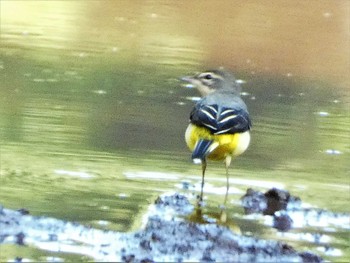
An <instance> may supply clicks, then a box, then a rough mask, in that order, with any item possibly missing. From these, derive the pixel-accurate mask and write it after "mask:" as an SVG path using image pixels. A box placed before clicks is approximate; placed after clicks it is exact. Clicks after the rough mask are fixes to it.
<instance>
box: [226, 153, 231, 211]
mask: <svg viewBox="0 0 350 263" xmlns="http://www.w3.org/2000/svg"><path fill="white" fill-rule="evenodd" d="M231 161H232V156H231V155H228V156H226V159H225V168H226V194H225V200H224V206H226V202H227V197H228V190H229V189H230V179H229V174H228V168H229V167H230V164H231Z"/></svg>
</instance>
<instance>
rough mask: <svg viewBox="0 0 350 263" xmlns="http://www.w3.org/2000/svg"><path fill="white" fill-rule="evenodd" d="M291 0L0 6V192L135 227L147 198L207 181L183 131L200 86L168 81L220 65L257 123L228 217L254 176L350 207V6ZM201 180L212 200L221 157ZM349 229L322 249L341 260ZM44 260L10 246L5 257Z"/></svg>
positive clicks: (62, 213) (14, 202)
mask: <svg viewBox="0 0 350 263" xmlns="http://www.w3.org/2000/svg"><path fill="white" fill-rule="evenodd" d="M294 2H295V1H294ZM294 2H293V4H291V3H290V1H273V2H272V3H270V2H269V3H265V4H264V5H263V4H261V3H259V1H257V2H256V3H255V2H254V1H250V2H249V3H245V2H240V1H184V2H182V1H176V2H175V1H174V2H158V1H104V0H103V1H2V2H1V3H0V5H1V50H0V132H1V133H0V136H1V137H0V139H1V146H0V147H1V148H0V169H1V170H0V172H1V178H0V180H1V188H0V190H1V191H0V203H1V204H2V205H4V206H5V207H8V208H14V209H18V208H26V209H28V210H29V211H30V212H31V214H32V215H43V216H50V217H56V218H59V219H64V220H72V221H77V222H80V223H83V224H86V225H92V226H95V227H100V228H108V229H113V230H117V231H130V230H135V229H137V228H138V227H139V221H140V218H141V216H142V212H143V211H144V210H145V209H146V208H147V206H148V205H149V204H150V203H153V202H154V200H155V198H156V197H157V195H159V194H160V193H162V192H166V191H175V190H180V189H182V188H183V185H184V184H186V185H187V184H194V185H197V186H198V185H199V182H200V179H201V177H200V167H198V166H195V165H193V164H192V163H191V162H190V153H189V152H188V150H187V149H186V146H185V142H184V132H185V129H186V126H187V124H188V117H189V112H190V110H191V107H192V106H193V104H194V102H193V98H194V97H195V96H198V95H197V94H196V92H195V91H194V90H189V89H185V88H184V87H183V86H182V85H181V83H180V82H179V81H178V78H179V77H180V76H183V75H186V74H190V73H193V72H195V71H198V70H202V69H206V68H208V67H209V68H211V67H218V66H225V67H226V68H229V69H231V70H232V71H234V72H235V74H236V77H237V78H238V79H240V80H242V82H243V84H242V87H243V93H242V96H243V99H244V100H245V101H246V103H247V105H248V108H249V109H250V114H251V116H252V119H253V130H252V142H251V145H250V148H249V149H248V151H247V152H246V153H245V154H244V155H243V156H241V157H239V158H238V159H237V160H235V161H234V162H233V166H232V169H231V188H232V189H234V191H233V192H232V195H231V197H230V199H231V203H232V208H230V209H232V213H242V211H243V210H242V208H240V207H239V206H238V205H237V204H238V200H239V198H240V196H242V194H244V192H245V190H246V189H247V188H248V187H253V188H255V189H259V190H266V189H267V188H268V187H273V186H276V187H284V188H285V189H287V190H288V191H290V192H291V193H292V194H293V195H297V196H300V197H301V199H302V200H303V201H304V202H306V203H308V204H311V205H312V206H315V207H319V208H322V209H327V210H330V211H334V212H349V201H350V196H349V190H350V189H349V174H348V161H349V137H350V136H349V133H348V131H349V128H350V120H349V102H350V96H349V92H348V91H349V90H348V88H349V87H348V84H349V78H348V75H347V74H348V70H349V68H348V58H349V48H348V42H347V41H346V37H347V31H346V30H347V29H346V28H347V26H346V25H347V23H346V19H347V12H346V10H348V8H349V3H348V2H347V1H323V2H318V1H308V2H306V3H305V2H304V1H299V4H298V5H296V4H295V3H294ZM307 10H310V11H307ZM235 179H236V180H235ZM207 182H208V185H209V186H211V188H207V193H206V195H207V197H208V209H209V210H210V209H212V210H213V211H215V209H216V208H217V205H218V204H220V202H221V200H222V199H223V195H224V191H223V190H220V189H224V187H223V186H225V174H224V168H223V164H221V163H209V166H208V170H207ZM215 189H216V190H215ZM220 191H222V192H220ZM241 228H242V229H244V226H241ZM259 232H261V231H259ZM348 234H349V233H348V232H347V233H346V232H345V233H344V232H339V233H332V238H333V239H332V241H331V242H330V243H332V246H334V247H335V248H337V249H339V250H340V251H341V253H340V254H339V253H338V254H337V255H336V256H332V255H327V254H326V255H324V254H322V253H321V255H322V256H324V257H325V258H328V259H330V260H335V261H337V260H349V258H350V254H349V249H346V248H347V247H348V245H349V243H348V242H349V239H348V236H349V235H348ZM293 245H295V246H297V247H298V248H302V249H313V246H312V245H311V244H308V243H305V242H297V241H294V243H293ZM0 249H1V248H0ZM315 251H316V252H317V250H315ZM318 253H320V252H318ZM44 255H50V253H48V252H43V251H37V250H35V249H29V248H17V247H16V248H13V247H6V248H5V247H4V248H3V249H1V253H0V260H1V261H3V260H8V259H13V258H14V257H16V256H22V257H24V258H29V259H32V260H38V259H42V257H43V256H44ZM58 256H59V257H61V258H66V259H69V258H70V256H69V255H58Z"/></svg>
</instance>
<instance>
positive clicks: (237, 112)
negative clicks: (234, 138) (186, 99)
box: [190, 100, 251, 134]
mask: <svg viewBox="0 0 350 263" xmlns="http://www.w3.org/2000/svg"><path fill="white" fill-rule="evenodd" d="M242 103H243V102H240V103H232V105H229V106H227V105H226V106H223V105H220V103H211V104H208V103H207V101H205V100H202V101H199V102H198V103H197V104H196V105H195V107H194V108H193V109H192V112H191V115H190V121H191V123H193V124H195V125H198V126H202V127H206V128H208V129H209V130H210V131H211V133H213V134H226V133H229V134H232V133H236V132H244V131H247V130H249V129H250V127H251V121H250V117H249V113H248V111H247V109H246V106H245V104H244V103H243V104H242Z"/></svg>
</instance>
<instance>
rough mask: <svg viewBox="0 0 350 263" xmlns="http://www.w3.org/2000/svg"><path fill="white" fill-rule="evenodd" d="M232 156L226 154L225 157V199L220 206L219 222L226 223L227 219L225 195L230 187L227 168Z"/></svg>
mask: <svg viewBox="0 0 350 263" xmlns="http://www.w3.org/2000/svg"><path fill="white" fill-rule="evenodd" d="M231 160H232V157H231V156H226V159H225V168H226V194H225V200H224V204H223V206H222V208H221V214H220V221H221V223H226V221H227V215H226V202H227V197H228V190H229V188H230V182H229V174H228V168H229V167H230V164H231Z"/></svg>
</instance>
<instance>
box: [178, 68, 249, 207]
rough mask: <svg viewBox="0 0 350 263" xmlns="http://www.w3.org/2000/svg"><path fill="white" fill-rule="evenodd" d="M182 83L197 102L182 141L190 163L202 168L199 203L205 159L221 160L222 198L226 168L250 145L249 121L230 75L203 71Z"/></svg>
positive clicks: (246, 111)
mask: <svg viewBox="0 0 350 263" xmlns="http://www.w3.org/2000/svg"><path fill="white" fill-rule="evenodd" d="M182 81H185V82H187V83H188V84H189V85H190V86H192V87H195V88H197V90H198V92H199V93H200V95H201V99H200V100H198V101H197V103H196V104H195V105H194V107H193V108H192V110H191V113H190V121H189V125H188V127H187V129H186V132H185V141H186V144H187V146H188V148H189V149H190V150H191V151H192V160H193V162H194V163H195V164H201V165H202V183H201V193H200V196H199V202H198V203H199V204H202V202H203V188H204V177H205V171H206V168H207V159H209V160H214V161H223V162H224V164H225V169H226V195H225V200H224V205H225V204H226V201H227V196H228V191H229V166H230V164H231V161H232V159H233V158H234V157H237V156H239V155H241V154H242V153H244V152H245V151H246V150H247V148H248V146H249V143H250V130H251V127H252V122H251V118H250V115H249V112H248V108H247V105H246V104H245V103H244V101H243V100H242V99H241V94H240V93H241V87H240V85H239V83H238V82H237V81H236V78H235V77H234V75H233V74H232V73H231V72H230V71H228V70H226V69H223V68H219V69H214V70H207V71H204V72H200V73H197V74H195V75H194V76H185V77H182Z"/></svg>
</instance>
